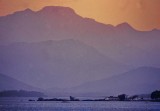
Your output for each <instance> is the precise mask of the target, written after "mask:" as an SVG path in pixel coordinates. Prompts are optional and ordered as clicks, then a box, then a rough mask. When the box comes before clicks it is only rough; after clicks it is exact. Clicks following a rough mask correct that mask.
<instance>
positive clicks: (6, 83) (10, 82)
mask: <svg viewBox="0 0 160 111" xmlns="http://www.w3.org/2000/svg"><path fill="white" fill-rule="evenodd" d="M4 90H28V91H30V90H32V91H40V89H38V88H35V87H33V86H30V85H27V84H25V83H23V82H21V81H19V80H16V79H14V78H11V77H9V76H6V75H4V74H0V91H4Z"/></svg>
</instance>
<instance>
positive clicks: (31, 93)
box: [0, 90, 45, 97]
mask: <svg viewBox="0 0 160 111" xmlns="http://www.w3.org/2000/svg"><path fill="white" fill-rule="evenodd" d="M0 97H45V95H44V94H43V93H41V92H37V91H25V90H6V91H1V92H0Z"/></svg>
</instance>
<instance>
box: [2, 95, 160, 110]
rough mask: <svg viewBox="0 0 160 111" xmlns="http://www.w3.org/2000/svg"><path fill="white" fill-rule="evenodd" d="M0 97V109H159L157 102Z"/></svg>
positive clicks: (159, 104) (159, 105)
mask: <svg viewBox="0 0 160 111" xmlns="http://www.w3.org/2000/svg"><path fill="white" fill-rule="evenodd" d="M28 99H29V98H27V99H26V98H0V111H160V103H157V102H114V101H112V102H107V101H106V102H96V101H92V102H87V101H86V102H82V101H81V102H78V101H77V102H66V103H64V102H53V101H50V102H49V101H48V102H46V101H39V102H38V101H31V102H29V101H28Z"/></svg>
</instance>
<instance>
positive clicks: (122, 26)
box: [116, 22, 135, 30]
mask: <svg viewBox="0 0 160 111" xmlns="http://www.w3.org/2000/svg"><path fill="white" fill-rule="evenodd" d="M116 28H118V29H121V30H135V29H134V28H133V27H132V26H131V25H130V24H128V23H126V22H124V23H121V24H118V25H117V26H116Z"/></svg>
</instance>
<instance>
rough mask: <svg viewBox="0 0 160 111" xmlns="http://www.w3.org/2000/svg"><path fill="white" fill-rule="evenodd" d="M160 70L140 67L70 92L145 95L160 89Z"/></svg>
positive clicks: (81, 86)
mask: <svg viewBox="0 0 160 111" xmlns="http://www.w3.org/2000/svg"><path fill="white" fill-rule="evenodd" d="M159 81H160V69H159V68H153V67H140V68H137V69H134V70H131V71H129V72H126V73H123V74H120V75H118V76H113V77H111V78H106V79H102V80H99V81H93V82H88V83H86V84H83V85H80V86H78V87H75V88H73V89H72V88H71V89H70V91H71V92H74V93H89V92H91V93H97V95H98V94H99V93H100V94H102V93H103V94H106V95H113V94H114V95H117V94H123V93H126V94H129V95H131V94H146V93H151V92H152V91H154V90H158V89H160V85H159Z"/></svg>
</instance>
